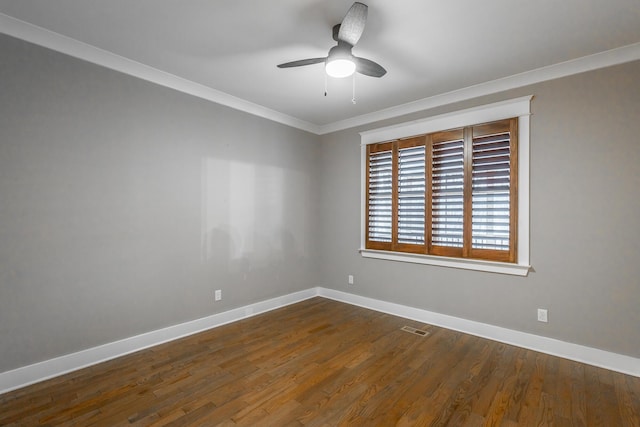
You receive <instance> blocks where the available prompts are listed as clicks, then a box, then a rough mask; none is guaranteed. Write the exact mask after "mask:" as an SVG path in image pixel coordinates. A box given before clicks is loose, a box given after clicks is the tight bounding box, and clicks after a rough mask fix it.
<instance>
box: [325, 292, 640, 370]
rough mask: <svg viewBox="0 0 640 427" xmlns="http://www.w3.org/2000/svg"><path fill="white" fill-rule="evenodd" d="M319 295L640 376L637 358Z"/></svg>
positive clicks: (416, 310)
mask: <svg viewBox="0 0 640 427" xmlns="http://www.w3.org/2000/svg"><path fill="white" fill-rule="evenodd" d="M318 295H319V296H321V297H324V298H329V299H333V300H336V301H341V302H345V303H347V304H352V305H357V306H359V307H364V308H368V309H371V310H376V311H380V312H383V313H388V314H393V315H395V316H399V317H404V318H407V319H412V320H416V321H419V322H422V323H428V324H430V325H435V326H441V327H443V328H447V329H452V330H454V331H459V332H464V333H467V334H470V335H475V336H478V337H482V338H488V339H490V340H493V341H499V342H503V343H505V344H511V345H515V346H517V347H523V348H528V349H530V350H535V351H539V352H541V353H546V354H551V355H553V356H558V357H562V358H564V359H569V360H574V361H576V362H582V363H586V364H588V365H593V366H598V367H601V368H605V369H609V370H611V371H616V372H621V373H623V374H627V375H633V376H635V377H640V359H638V358H635V357H631V356H625V355H622V354H617V353H612V352H609V351H604V350H599V349H597V348H592V347H586V346H583V345H579V344H572V343H568V342H565V341H560V340H556V339H553V338H547V337H543V336H540V335H534V334H530V333H527V332H520V331H515V330H513V329H507V328H501V327H499V326H494V325H488V324H486V323H480V322H475V321H473V320H466V319H461V318H459V317H453V316H447V315H446V314H440V313H434V312H432V311H427V310H422V309H419V308H413V307H407V306H405V305H401V304H395V303H391V302H386V301H381V300H377V299H373V298H368V297H363V296H359V295H354V294H350V293H346V292H341V291H337V290H334V289H327V288H318Z"/></svg>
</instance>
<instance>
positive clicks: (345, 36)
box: [338, 2, 368, 46]
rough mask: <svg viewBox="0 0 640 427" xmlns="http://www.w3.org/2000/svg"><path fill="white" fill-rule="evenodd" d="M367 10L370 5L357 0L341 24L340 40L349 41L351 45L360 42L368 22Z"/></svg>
mask: <svg viewBox="0 0 640 427" xmlns="http://www.w3.org/2000/svg"><path fill="white" fill-rule="evenodd" d="M367 10H368V7H367V5H366V4H364V3H360V2H355V3H354V4H353V6H351V9H349V11H348V12H347V14H346V15H345V17H344V19H343V20H342V23H341V24H340V30H339V31H338V41H341V42H345V43H349V44H350V45H351V46H355V45H356V43H358V40H360V36H361V35H362V32H363V31H364V25H365V24H366V23H367Z"/></svg>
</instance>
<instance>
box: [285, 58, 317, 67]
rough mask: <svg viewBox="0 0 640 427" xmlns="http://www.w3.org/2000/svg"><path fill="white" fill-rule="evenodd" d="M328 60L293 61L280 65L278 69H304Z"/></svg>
mask: <svg viewBox="0 0 640 427" xmlns="http://www.w3.org/2000/svg"><path fill="white" fill-rule="evenodd" d="M326 59H327V58H309V59H301V60H299V61H291V62H285V63H284V64H278V68H291V67H302V66H303V65H312V64H319V63H320V62H324V61H325V60H326Z"/></svg>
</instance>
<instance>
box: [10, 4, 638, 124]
mask: <svg viewBox="0 0 640 427" xmlns="http://www.w3.org/2000/svg"><path fill="white" fill-rule="evenodd" d="M0 33H4V34H7V35H9V36H12V37H16V38H19V39H22V40H25V41H27V42H30V43H33V44H37V45H40V46H43V47H46V48H49V49H52V50H55V51H58V52H61V53H64V54H66V55H69V56H73V57H75V58H79V59H82V60H85V61H88V62H91V63H94V64H97V65H101V66H103V67H106V68H110V69H113V70H116V71H120V72H122V73H125V74H129V75H131V76H134V77H138V78H140V79H143V80H147V81H150V82H152V83H156V84H158V85H161V86H165V87H168V88H171V89H175V90H177V91H180V92H183V93H186V94H189V95H193V96H196V97H198V98H202V99H206V100H208V101H211V102H214V103H216V104H221V105H225V106H227V107H229V108H233V109H235V110H239V111H243V112H246V113H249V114H252V115H254V116H258V117H262V118H264V119H268V120H271V121H274V122H277V123H281V124H284V125H287V126H291V127H294V128H297V129H301V130H304V131H307V132H310V133H313V134H316V135H325V134H328V133H332V132H337V131H341V130H344V129H349V128H353V127H356V126H362V125H367V124H370V123H374V122H378V121H381V120H387V119H392V118H395V117H400V116H403V115H406V114H411V113H416V112H419V111H424V110H428V109H431V108H435V107H439V106H443V105H447V104H452V103H455V102H460V101H466V100H468V99H473V98H477V97H480V96H485V95H490V94H493V93H497V92H502V91H505V90H510V89H516V88H519V87H523V86H528V85H531V84H535V83H540V82H544V81H548V80H553V79H557V78H561V77H567V76H571V75H574V74H579V73H583V72H586V71H591V70H596V69H599V68H605V67H609V66H613V65H618V64H623V63H626V62H631V61H636V60H640V42H638V43H634V44H630V45H627V46H622V47H619V48H615V49H611V50H607V51H604V52H599V53H596V54H593V55H588V56H584V57H581V58H577V59H572V60H570V61H565V62H560V63H558V64H554V65H549V66H546V67H541V68H537V69H535V70H531V71H526V72H524V73H520V74H515V75H512V76H508V77H504V78H500V79H497V80H492V81H489V82H485V83H480V84H477V85H473V86H468V87H466V88H462V89H458V90H454V91H451V92H446V93H442V94H438V95H434V96H430V97H427V98H423V99H419V100H417V101H412V102H409V103H406V104H401V105H397V106H394V107H390V108H385V109H382V110H379V111H376V112H373V113H369V114H363V115H360V116H357V117H352V118H349V119H345V120H340V121H337V122H333V123H329V124H326V125H318V124H315V123H310V122H307V121H305V120H302V119H299V118H297V117H293V116H290V115H288V114H285V113H281V112H279V111H276V110H272V109H270V108H267V107H264V106H262V105H259V104H255V103H253V102H249V101H246V100H244V99H241V98H238V97H236V96H233V95H230V94H228V93H225V92H222V91H219V90H216V89H213V88H211V87H208V86H205V85H202V84H200V83H196V82H193V81H190V80H187V79H184V78H182V77H178V76H176V75H173V74H170V73H167V72H165V71H162V70H158V69H156V68H153V67H150V66H148V65H145V64H142V63H140V62H136V61H133V60H131V59H128V58H125V57H123V56H120V55H116V54H115V53H112V52H109V51H107V50H104V49H100V48H98V47H95V46H92V45H90V44H87V43H84V42H81V41H79V40H76V39H73V38H71V37H67V36H64V35H62V34H59V33H56V32H53V31H50V30H47V29H45V28H42V27H39V26H37V25H33V24H30V23H28V22H25V21H22V20H19V19H17V18H14V17H11V16H9V15H5V14H3V13H0Z"/></svg>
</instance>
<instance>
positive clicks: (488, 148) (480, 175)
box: [471, 132, 511, 251]
mask: <svg viewBox="0 0 640 427" xmlns="http://www.w3.org/2000/svg"><path fill="white" fill-rule="evenodd" d="M510 142H511V141H510V134H509V132H501V133H498V134H494V135H486V136H480V137H474V138H473V161H472V170H473V172H472V196H471V197H472V208H471V212H472V214H471V215H472V229H471V236H472V237H471V247H472V248H473V249H491V250H498V251H509V235H510V226H509V224H510V215H511V213H510V206H511V198H510V192H511V152H510V145H511V144H510Z"/></svg>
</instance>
